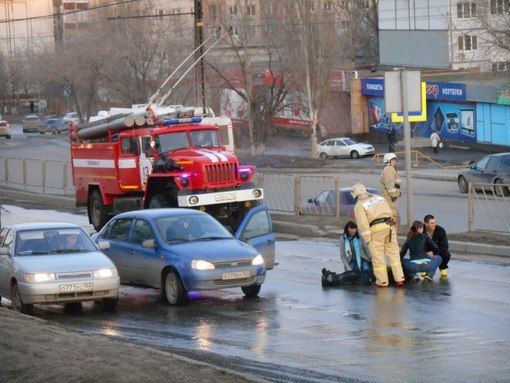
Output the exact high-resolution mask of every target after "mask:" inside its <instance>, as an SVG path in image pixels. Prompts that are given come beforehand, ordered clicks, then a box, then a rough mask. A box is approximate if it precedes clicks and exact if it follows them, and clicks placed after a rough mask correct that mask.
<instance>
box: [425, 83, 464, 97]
mask: <svg viewBox="0 0 510 383" xmlns="http://www.w3.org/2000/svg"><path fill="white" fill-rule="evenodd" d="M427 100H444V101H466V85H465V84H458V83H453V82H429V81H427Z"/></svg>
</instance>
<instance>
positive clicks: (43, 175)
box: [41, 160, 46, 194]
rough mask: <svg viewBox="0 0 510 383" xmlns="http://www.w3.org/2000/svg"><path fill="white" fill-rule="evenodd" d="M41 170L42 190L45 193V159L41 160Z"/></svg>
mask: <svg viewBox="0 0 510 383" xmlns="http://www.w3.org/2000/svg"><path fill="white" fill-rule="evenodd" d="M41 162H42V164H41V168H42V169H41V170H42V192H43V194H46V160H42V161H41Z"/></svg>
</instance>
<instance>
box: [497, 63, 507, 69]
mask: <svg viewBox="0 0 510 383" xmlns="http://www.w3.org/2000/svg"><path fill="white" fill-rule="evenodd" d="M505 70H506V63H505V62H502V63H498V71H505Z"/></svg>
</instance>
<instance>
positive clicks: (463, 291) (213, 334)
mask: <svg viewBox="0 0 510 383" xmlns="http://www.w3.org/2000/svg"><path fill="white" fill-rule="evenodd" d="M337 250H338V249H337V247H336V246H335V245H334V244H330V243H324V242H311V241H280V242H278V245H277V260H278V262H279V263H280V264H279V265H278V266H277V267H276V268H275V269H274V270H272V271H270V272H268V278H267V280H266V283H265V284H264V286H263V288H262V292H261V294H260V298H259V299H255V300H246V299H244V298H243V296H242V294H241V291H240V289H231V290H223V291H216V292H207V293H200V294H194V293H193V294H191V295H190V297H191V299H192V300H191V302H190V303H189V304H188V305H186V306H184V307H178V308H174V307H168V306H166V305H165V304H164V303H163V302H162V300H161V298H160V295H159V292H158V291H155V290H150V289H142V288H135V287H123V288H122V293H121V299H120V305H119V308H118V311H117V312H116V313H113V314H108V313H102V312H100V311H98V310H97V309H96V308H95V307H94V306H93V305H92V304H85V305H84V308H83V310H82V312H80V313H66V312H65V310H64V309H63V308H61V307H59V306H48V307H44V308H43V307H42V306H41V307H40V308H39V309H38V310H37V312H36V315H37V316H39V317H41V318H44V319H49V320H51V321H55V322H59V323H61V324H64V325H67V326H69V327H72V328H74V329H77V330H81V331H84V332H88V333H96V334H105V335H108V336H112V337H118V338H122V339H128V340H132V341H135V342H139V343H142V344H148V345H152V346H156V347H159V348H162V349H166V350H171V351H174V352H177V353H180V354H183V355H187V356H190V357H194V358H199V359H200V360H205V361H208V362H212V363H216V364H219V365H222V366H224V367H230V368H234V369H238V370H241V371H244V372H250V373H253V374H255V375H256V376H259V377H263V378H266V379H268V380H272V381H278V382H280V381H281V382H311V381H314V382H316V381H359V380H361V381H381V382H393V381H401V382H435V381H455V382H490V381H494V382H495V381H500V382H504V381H509V380H510V365H509V364H508V357H509V355H510V295H509V294H508V292H509V291H510V290H509V287H510V286H509V281H510V278H509V277H510V268H509V266H506V265H504V264H497V263H484V262H477V261H461V260H453V261H452V262H451V270H450V272H451V276H450V278H449V279H448V280H447V281H439V279H438V276H436V277H435V280H434V282H433V283H432V284H427V283H424V282H423V283H421V284H418V285H415V286H412V287H407V288H405V289H396V288H393V287H391V288H388V289H376V288H373V287H361V286H355V287H350V288H344V289H338V288H337V289H326V290H324V289H323V288H322V287H321V285H320V278H319V275H320V269H321V267H322V266H323V265H324V266H326V267H329V268H332V269H339V267H340V266H339V261H338V260H337Z"/></svg>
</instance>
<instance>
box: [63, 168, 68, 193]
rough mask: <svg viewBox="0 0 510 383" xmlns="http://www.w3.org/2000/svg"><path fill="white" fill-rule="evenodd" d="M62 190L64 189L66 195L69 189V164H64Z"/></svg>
mask: <svg viewBox="0 0 510 383" xmlns="http://www.w3.org/2000/svg"><path fill="white" fill-rule="evenodd" d="M62 171H63V174H62V188H63V189H64V194H66V189H67V162H64V163H63V164H62Z"/></svg>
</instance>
